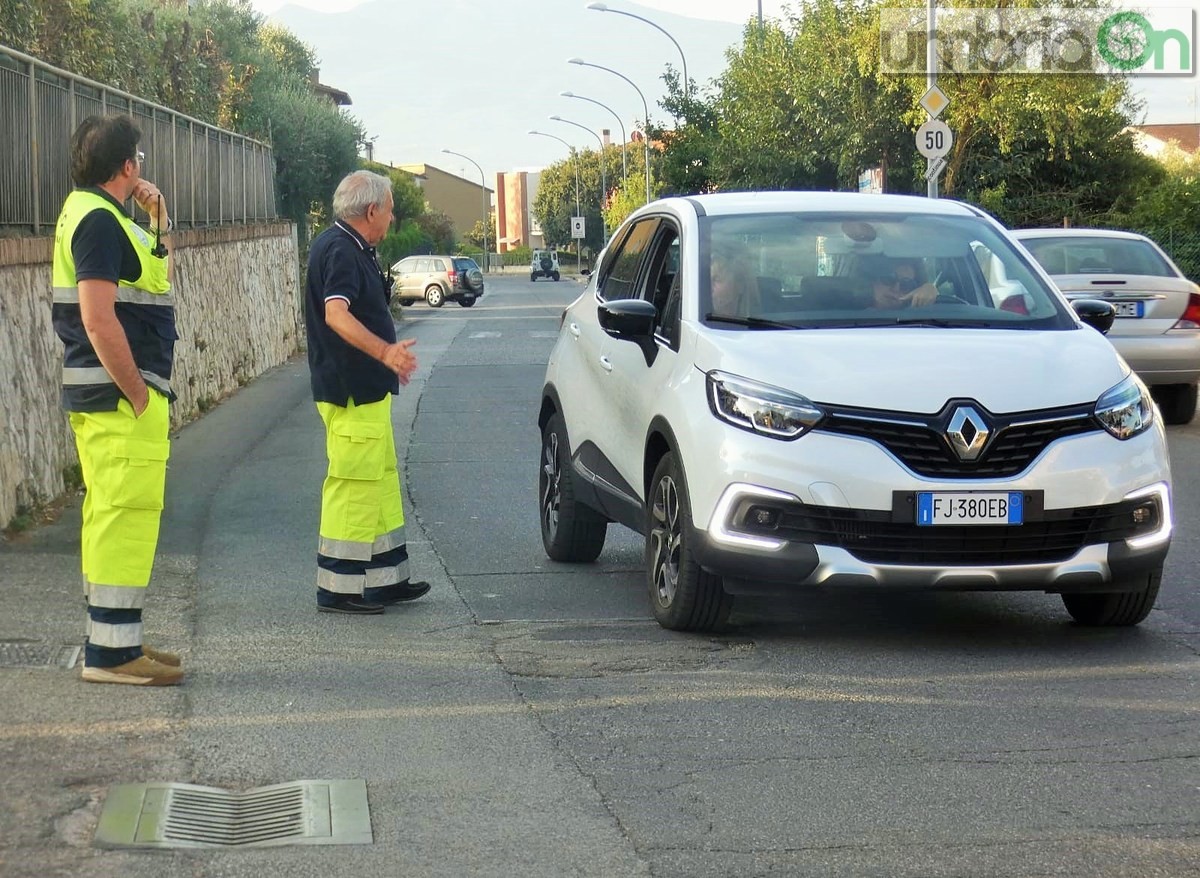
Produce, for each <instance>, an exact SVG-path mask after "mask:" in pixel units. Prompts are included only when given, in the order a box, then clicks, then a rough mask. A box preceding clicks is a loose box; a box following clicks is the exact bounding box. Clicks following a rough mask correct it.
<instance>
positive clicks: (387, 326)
mask: <svg viewBox="0 0 1200 878" xmlns="http://www.w3.org/2000/svg"><path fill="white" fill-rule="evenodd" d="M388 298H389V293H388V290H387V287H386V284H385V283H384V275H383V273H382V271H381V270H380V268H379V262H378V260H377V259H376V257H375V248H374V247H372V246H370V245H369V244H368V243H367V242H366V241H365V240H364V239H363V237H362V235H360V234H358V232H356V231H355V230H354V229H352V228H351V227H350V226H348V225H346V224H344V223H341V222H337V223H334V224H333V225H332V226H330V227H329V228H328V229H326V230H325V231H323V232H321V234H319V235H317V237H316V238H315V239H314V240H313V242H312V246H311V247H310V248H309V251H308V280H307V283H306V286H305V291H304V317H305V322H306V323H307V330H308V366H309V371H310V373H311V376H312V391H313V399H314V400H316V401H317V402H330V403H333V404H334V405H340V406H345V405H346V404H347V403H348V402H349V400H351V399H353V400H354V402H355V404H357V405H366V404H367V403H372V402H378V401H379V400H381V399H383V398H384V397H385V396H387V395H388V394H389V393H391V394H395V393H398V392H399V391H400V380H399V379H398V378H397V377H396V373H395V372H393V371H392V370H391V369H389V368H388V367H387V366H385V365H383V364H382V363H380V362H379V361H378V360H376V359H375V358H373V357H369V356H367V355H366V354H364V353H363V352H362V351H360V350H358V349H357V348H355V347H352V346H351V345H349V344H347V343H346V342H345V341H343V340H342V338H341V336H339V335H338V334H337V333H336V332H334V331H333V330H332V329H330V328H329V326H328V325H327V324H326V323H325V303H326V302H327V301H328V300H329V299H344V300H345V301H346V302H347V303H348V304H349V306H350V313H351V314H352V315H353V316H354V317H355V318H356V319H357V320H358V322H359V323H361V324H362V325H363V326H365V327H366V328H367V329H369V330H371V332H373V333H375V334H376V335H377V336H379V337H380V338H382V339H383V340H384V341H386V342H388V343H389V344H390V343H394V342H395V341H396V324H395V323H394V322H393V321H392V314H391V311H389V310H388Z"/></svg>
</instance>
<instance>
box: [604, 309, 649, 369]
mask: <svg viewBox="0 0 1200 878" xmlns="http://www.w3.org/2000/svg"><path fill="white" fill-rule="evenodd" d="M597 316H598V318H599V321H600V328H601V329H603V330H604V331H605V332H606V333H608V334H609V335H611V336H612V337H613V338H619V339H621V340H622V341H631V342H633V343H634V344H636V345H637V346H638V347H640V348H641V349H642V354H643V355H644V356H645V358H646V365H647V366H649V365H650V364H651V363H653V362H654V358H655V357H656V356H657V355H658V345H656V344H655V343H654V321H655V319H656V318H657V317H658V309H657V308H655V307H654V305H653V304H651V303H650V302H647V301H646V300H645V299H616V300H614V301H612V302H601V303H600V304H599V306H598V312H597Z"/></svg>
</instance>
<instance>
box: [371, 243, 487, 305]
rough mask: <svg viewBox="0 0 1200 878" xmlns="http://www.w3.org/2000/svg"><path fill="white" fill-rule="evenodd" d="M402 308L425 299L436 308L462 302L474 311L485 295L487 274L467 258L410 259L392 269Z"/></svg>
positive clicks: (436, 257)
mask: <svg viewBox="0 0 1200 878" xmlns="http://www.w3.org/2000/svg"><path fill="white" fill-rule="evenodd" d="M392 275H393V276H394V277H395V279H396V298H397V299H399V301H400V304H401V305H411V304H413V303H414V302H416V301H417V300H418V299H424V300H425V301H426V302H428V303H429V306H430V307H432V308H440V307H442V305H443V304H445V303H446V302H458V304H459V305H461V306H462V307H464V308H470V307H471V306H472V305H474V304H475V300H476V299H478V298H479V297H480V296H482V295H483V286H484V285H483V272H482V271H480V270H479V265H478V264H477V263H476V262H475V260H474V259H471V258H469V257H467V256H409V257H407V258H405V259H401V260H400V261H399V262H397V263H396V264H395V265H393V266H392Z"/></svg>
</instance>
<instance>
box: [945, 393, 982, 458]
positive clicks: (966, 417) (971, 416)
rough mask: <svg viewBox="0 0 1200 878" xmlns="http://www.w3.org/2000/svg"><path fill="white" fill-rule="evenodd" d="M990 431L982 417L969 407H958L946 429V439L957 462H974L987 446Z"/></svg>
mask: <svg viewBox="0 0 1200 878" xmlns="http://www.w3.org/2000/svg"><path fill="white" fill-rule="evenodd" d="M990 435H991V431H990V430H989V429H988V426H987V421H985V420H984V419H983V416H982V415H980V414H979V412H977V411H975V409H973V408H971V406H969V405H964V406H959V407H958V408H957V409H955V410H954V415H953V416H952V417H951V418H950V426H948V427H947V428H946V439H947V440H948V441H949V442H950V447H951V448H953V449H954V453H955V454H957V455H958V459H959V460H975V459H976V458H977V457H979V455H980V452H982V451H983V446H984V445H986V444H987V440H988V436H990Z"/></svg>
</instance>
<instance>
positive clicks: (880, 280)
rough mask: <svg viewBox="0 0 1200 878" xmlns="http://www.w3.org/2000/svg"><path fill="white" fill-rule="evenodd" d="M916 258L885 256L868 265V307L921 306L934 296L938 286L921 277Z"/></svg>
mask: <svg viewBox="0 0 1200 878" xmlns="http://www.w3.org/2000/svg"><path fill="white" fill-rule="evenodd" d="M923 267H924V266H923V265H922V264H921V260H919V259H907V258H902V259H888V260H882V261H880V262H879V263H877V264H874V265H872V266H871V267H870V278H871V307H873V308H924V307H925V306H927V305H931V304H933V302H934V300H935V299H936V298H937V295H938V291H937V287H935V286H934V285H933V284H931V283H929V282H928V281H926V280H925V279H924V272H923V271H922V269H923Z"/></svg>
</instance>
